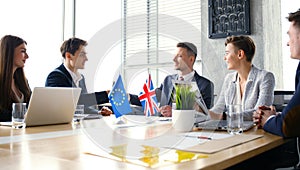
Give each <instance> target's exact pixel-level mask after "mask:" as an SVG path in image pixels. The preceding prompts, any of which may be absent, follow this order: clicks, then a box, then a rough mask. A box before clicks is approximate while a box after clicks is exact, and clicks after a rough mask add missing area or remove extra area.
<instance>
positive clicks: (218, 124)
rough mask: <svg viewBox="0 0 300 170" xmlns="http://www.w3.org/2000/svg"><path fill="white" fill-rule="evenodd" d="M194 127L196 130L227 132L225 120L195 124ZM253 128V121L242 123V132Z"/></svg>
mask: <svg viewBox="0 0 300 170" xmlns="http://www.w3.org/2000/svg"><path fill="white" fill-rule="evenodd" d="M195 126H196V127H197V128H198V129H205V130H227V121H226V120H208V121H205V122H201V123H196V124H195ZM252 127H254V123H253V121H244V122H243V131H247V130H249V129H251V128H252Z"/></svg>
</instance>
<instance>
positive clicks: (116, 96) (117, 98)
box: [108, 75, 132, 118]
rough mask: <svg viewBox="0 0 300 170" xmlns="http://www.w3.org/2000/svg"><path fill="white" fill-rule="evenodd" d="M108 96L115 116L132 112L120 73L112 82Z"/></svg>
mask: <svg viewBox="0 0 300 170" xmlns="http://www.w3.org/2000/svg"><path fill="white" fill-rule="evenodd" d="M108 98H109V101H110V103H111V107H112V109H113V112H114V114H115V116H116V118H118V117H120V116H122V115H124V114H127V113H130V112H132V110H131V108H130V105H129V102H128V98H127V95H126V91H125V89H124V85H123V82H122V77H121V75H119V77H118V80H117V82H116V83H115V84H114V86H113V89H112V91H111V92H110V93H109V95H108Z"/></svg>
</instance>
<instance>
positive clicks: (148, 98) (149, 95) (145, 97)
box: [139, 74, 159, 117]
mask: <svg viewBox="0 0 300 170" xmlns="http://www.w3.org/2000/svg"><path fill="white" fill-rule="evenodd" d="M139 99H140V101H141V103H142V106H143V108H144V114H145V116H146V117H150V116H153V115H155V114H156V113H158V110H159V108H158V104H157V99H156V94H155V89H154V87H153V83H152V80H151V75H150V74H149V78H148V80H146V83H144V86H143V91H142V92H141V93H140V94H139Z"/></svg>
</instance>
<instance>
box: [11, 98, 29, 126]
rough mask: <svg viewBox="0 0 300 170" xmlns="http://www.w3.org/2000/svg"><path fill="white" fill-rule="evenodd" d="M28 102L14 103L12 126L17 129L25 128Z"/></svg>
mask: <svg viewBox="0 0 300 170" xmlns="http://www.w3.org/2000/svg"><path fill="white" fill-rule="evenodd" d="M26 112H27V108H26V103H13V104H12V127H13V128H15V129H21V128H25V127H26V124H25V114H26Z"/></svg>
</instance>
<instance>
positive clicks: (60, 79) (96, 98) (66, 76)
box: [45, 64, 109, 114]
mask: <svg viewBox="0 0 300 170" xmlns="http://www.w3.org/2000/svg"><path fill="white" fill-rule="evenodd" d="M45 86H46V87H76V85H75V83H74V82H73V80H72V77H71V75H70V73H69V72H68V70H67V69H66V68H65V66H64V65H63V64H61V65H60V66H59V67H57V68H56V69H55V70H54V71H52V72H51V73H50V74H49V75H48V77H47V80H46V83H45ZM79 87H80V88H81V95H80V98H79V101H78V104H84V105H85V112H86V113H88V114H93V113H94V114H96V113H98V109H97V108H95V109H94V108H90V107H91V106H95V105H96V104H101V103H107V102H109V100H108V97H107V93H106V92H105V91H102V92H95V93H87V89H86V85H85V79H84V76H83V75H82V79H81V80H80V81H79Z"/></svg>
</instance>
